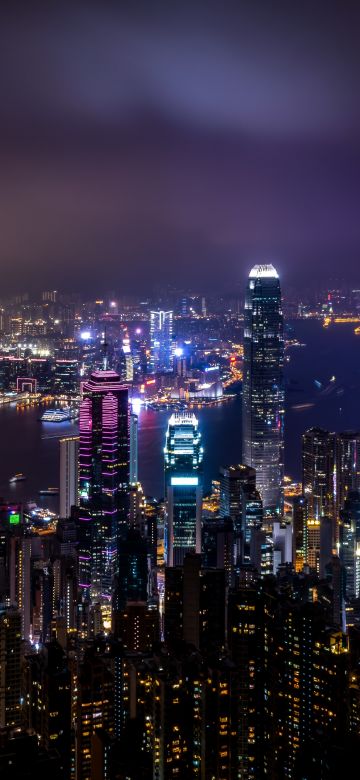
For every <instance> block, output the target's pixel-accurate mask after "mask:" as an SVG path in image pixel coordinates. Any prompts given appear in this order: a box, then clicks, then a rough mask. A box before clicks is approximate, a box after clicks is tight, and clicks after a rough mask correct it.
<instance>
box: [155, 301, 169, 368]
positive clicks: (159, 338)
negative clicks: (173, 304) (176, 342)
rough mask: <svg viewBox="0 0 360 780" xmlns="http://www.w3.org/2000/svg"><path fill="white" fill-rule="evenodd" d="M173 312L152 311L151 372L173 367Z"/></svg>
mask: <svg viewBox="0 0 360 780" xmlns="http://www.w3.org/2000/svg"><path fill="white" fill-rule="evenodd" d="M172 337H173V312H172V311H151V312H150V373H152V374H156V373H158V372H162V371H171V370H172V367H173V344H172Z"/></svg>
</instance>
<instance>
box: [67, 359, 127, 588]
mask: <svg viewBox="0 0 360 780" xmlns="http://www.w3.org/2000/svg"><path fill="white" fill-rule="evenodd" d="M79 430H80V447H79V482H80V510H79V536H80V539H79V553H80V554H79V558H80V560H79V570H80V583H79V584H80V587H81V588H83V593H84V594H85V595H86V596H87V597H88V596H89V595H91V599H92V600H96V599H99V598H100V600H101V597H102V596H105V598H108V597H109V596H110V594H111V586H112V578H113V575H114V573H115V572H116V569H117V550H118V546H119V543H120V540H121V535H122V532H123V531H124V530H125V529H126V527H127V523H128V514H129V506H128V505H129V411H128V391H127V389H126V388H125V387H123V385H122V384H121V382H120V378H119V375H118V374H116V372H115V371H111V370H104V371H94V372H93V373H92V374H91V377H90V379H89V380H88V381H87V382H85V383H84V387H83V401H82V403H81V406H80V423H79Z"/></svg>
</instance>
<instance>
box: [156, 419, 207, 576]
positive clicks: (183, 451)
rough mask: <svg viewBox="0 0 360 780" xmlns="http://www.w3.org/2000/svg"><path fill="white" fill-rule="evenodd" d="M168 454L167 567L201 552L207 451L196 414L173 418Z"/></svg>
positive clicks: (167, 440) (166, 480) (166, 484)
mask: <svg viewBox="0 0 360 780" xmlns="http://www.w3.org/2000/svg"><path fill="white" fill-rule="evenodd" d="M164 454H165V493H166V509H167V527H166V531H167V533H166V548H167V565H168V566H177V565H181V564H182V563H183V561H184V557H185V555H186V553H189V552H197V553H200V552H201V511H202V460H203V448H202V446H201V434H200V431H199V427H198V420H197V418H196V417H195V415H194V414H191V413H189V412H182V413H180V414H179V413H175V414H172V415H171V417H170V420H169V425H168V429H167V433H166V444H165V449H164Z"/></svg>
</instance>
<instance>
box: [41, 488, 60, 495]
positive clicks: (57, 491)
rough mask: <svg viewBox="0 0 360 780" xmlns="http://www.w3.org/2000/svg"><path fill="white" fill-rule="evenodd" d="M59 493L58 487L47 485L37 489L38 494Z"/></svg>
mask: <svg viewBox="0 0 360 780" xmlns="http://www.w3.org/2000/svg"><path fill="white" fill-rule="evenodd" d="M58 495H59V488H57V487H48V488H43V490H39V496H58Z"/></svg>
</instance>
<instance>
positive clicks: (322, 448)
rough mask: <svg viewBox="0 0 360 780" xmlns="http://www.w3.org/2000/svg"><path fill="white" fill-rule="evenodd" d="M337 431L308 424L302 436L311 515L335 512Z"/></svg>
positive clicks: (303, 469)
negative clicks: (333, 431) (325, 429)
mask: <svg viewBox="0 0 360 780" xmlns="http://www.w3.org/2000/svg"><path fill="white" fill-rule="evenodd" d="M334 480H335V434H333V433H329V432H328V431H324V430H322V428H309V430H308V431H305V433H304V434H303V437H302V482H303V493H304V496H305V497H306V499H307V502H308V515H309V518H310V519H315V520H319V519H320V517H324V516H325V515H326V516H327V517H333V515H334V487H335V482H334Z"/></svg>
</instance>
